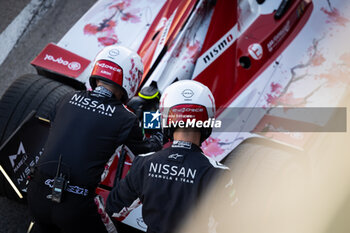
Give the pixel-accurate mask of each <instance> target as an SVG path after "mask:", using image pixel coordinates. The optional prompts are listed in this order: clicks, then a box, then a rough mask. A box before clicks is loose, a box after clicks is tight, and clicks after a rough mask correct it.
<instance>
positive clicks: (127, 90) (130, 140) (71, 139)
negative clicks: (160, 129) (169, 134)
mask: <svg viewBox="0 0 350 233" xmlns="http://www.w3.org/2000/svg"><path fill="white" fill-rule="evenodd" d="M142 73H143V65H142V62H141V58H140V56H139V55H138V54H137V53H135V52H133V51H131V50H129V49H128V48H125V47H121V46H109V47H106V48H104V49H103V50H102V51H101V52H100V53H99V54H98V55H97V57H96V59H95V65H94V68H93V71H92V73H91V77H90V79H89V81H90V85H91V87H92V89H93V91H79V92H74V93H72V94H68V95H67V96H65V97H64V98H63V99H62V101H60V103H59V104H58V105H57V110H56V114H55V118H54V120H53V123H52V126H51V129H50V133H49V136H48V140H47V143H46V145H45V147H44V152H43V154H42V156H41V157H40V159H39V161H38V165H37V167H36V169H37V171H36V172H35V174H34V177H33V179H32V180H31V181H30V183H29V187H28V204H29V208H30V211H31V213H32V215H33V217H34V219H35V224H36V225H39V227H40V228H41V230H42V231H43V232H58V231H59V230H62V231H63V232H75V233H76V232H106V228H105V226H104V224H103V222H102V220H101V216H100V215H99V214H98V213H97V207H96V205H95V202H94V196H95V189H96V187H97V185H98V183H99V182H100V179H101V174H102V172H103V170H104V166H105V164H106V162H107V161H108V160H109V159H110V157H111V156H112V155H113V153H114V152H115V150H116V148H117V147H118V146H120V145H121V144H126V145H128V146H129V148H130V149H131V150H132V151H133V152H134V153H135V154H137V153H141V152H142V153H146V152H149V151H154V150H160V149H161V147H162V143H161V141H162V139H161V138H160V137H157V136H154V137H151V138H150V139H147V140H146V139H144V138H143V134H142V129H141V128H140V126H139V122H138V120H137V117H136V116H135V115H134V114H133V113H131V112H130V111H129V110H127V109H126V108H125V107H124V105H123V103H125V102H126V101H127V100H128V99H129V98H131V97H132V96H134V95H135V93H136V90H137V87H138V84H139V82H140V79H141V76H142Z"/></svg>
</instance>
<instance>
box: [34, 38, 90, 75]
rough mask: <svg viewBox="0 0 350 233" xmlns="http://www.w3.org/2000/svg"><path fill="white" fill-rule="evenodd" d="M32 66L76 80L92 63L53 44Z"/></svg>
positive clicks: (46, 48) (42, 52) (45, 49)
mask: <svg viewBox="0 0 350 233" xmlns="http://www.w3.org/2000/svg"><path fill="white" fill-rule="evenodd" d="M31 64H32V65H34V66H35V67H37V68H40V69H44V70H48V71H52V72H55V73H59V74H62V75H65V76H68V77H73V78H76V77H78V76H79V75H80V74H81V73H82V72H83V71H84V70H85V69H86V68H87V67H88V65H89V64H90V61H89V60H87V59H85V58H83V57H80V56H78V55H76V54H74V53H72V52H70V51H67V50H65V49H63V48H60V47H58V46H57V45H55V44H52V43H51V44H48V45H47V46H46V47H45V48H44V49H43V51H41V52H40V54H39V55H38V56H37V57H36V58H35V59H34V60H33V61H32V62H31Z"/></svg>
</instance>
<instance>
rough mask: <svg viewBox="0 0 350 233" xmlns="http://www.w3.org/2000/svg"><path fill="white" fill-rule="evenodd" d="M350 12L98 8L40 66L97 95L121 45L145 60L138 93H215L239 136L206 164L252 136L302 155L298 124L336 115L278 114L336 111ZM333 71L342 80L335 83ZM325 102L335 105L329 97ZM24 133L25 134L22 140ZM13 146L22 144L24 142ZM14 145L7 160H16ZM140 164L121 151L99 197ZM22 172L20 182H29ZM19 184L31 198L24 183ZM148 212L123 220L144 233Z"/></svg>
mask: <svg viewBox="0 0 350 233" xmlns="http://www.w3.org/2000/svg"><path fill="white" fill-rule="evenodd" d="M284 4H286V5H284ZM347 7H349V4H348V3H346V2H345V1H340V0H339V1H322V2H321V1H314V2H312V1H310V0H298V1H266V2H263V3H262V4H259V3H258V1H255V0H238V1H224V0H217V1H209V0H198V1H197V0H190V1H181V0H171V1H165V0H155V1H153V0H142V1H140V0H138V1H136V0H124V1H121V0H100V1H98V2H97V3H96V4H95V5H94V6H93V7H92V8H91V9H90V10H89V11H88V12H87V13H86V14H85V15H84V16H83V17H82V18H81V19H80V20H79V21H78V22H77V23H76V24H75V25H74V26H73V27H72V28H71V29H70V30H69V31H68V32H67V34H66V35H65V36H64V37H63V38H62V39H61V40H60V41H59V43H58V44H57V45H55V44H49V45H48V46H47V47H46V48H44V49H43V51H42V52H41V53H40V54H39V55H38V56H37V57H36V58H35V59H34V60H33V62H32V64H33V65H34V66H35V67H36V68H37V70H38V73H39V74H44V75H45V76H48V77H52V78H54V79H56V80H59V81H62V82H65V83H68V84H70V85H72V86H75V87H77V88H85V86H86V88H90V87H89V84H88V78H89V74H90V73H91V69H92V65H93V62H92V61H93V60H94V57H95V56H96V54H97V52H98V51H99V50H101V48H103V47H104V46H107V45H111V44H121V45H124V46H127V47H130V48H131V49H133V50H135V51H137V52H138V53H139V54H140V56H141V57H142V60H143V63H144V67H145V68H144V70H145V72H144V76H143V77H142V82H141V84H140V87H139V88H141V87H144V86H150V85H154V86H156V87H157V88H158V89H159V90H160V92H162V91H163V90H164V89H165V88H166V87H167V86H168V85H170V84H171V83H173V82H175V81H177V80H183V79H193V80H197V81H199V82H202V83H203V84H205V85H207V86H208V87H209V88H210V89H211V91H212V92H213V95H214V97H215V102H216V107H217V109H218V113H217V116H216V118H217V119H221V120H222V121H224V122H229V123H228V126H227V127H228V128H229V127H230V126H232V127H233V130H226V131H223V130H217V131H216V130H214V132H213V134H212V135H211V137H210V138H209V139H207V140H206V141H205V142H204V143H203V144H202V149H203V151H204V152H205V153H206V154H207V155H208V156H210V157H212V158H214V159H215V160H217V161H221V160H223V159H224V158H225V157H226V156H227V155H228V154H229V153H230V152H231V151H232V150H234V149H235V148H236V147H237V146H238V145H239V144H240V143H242V142H243V141H244V140H246V139H248V138H251V137H261V138H262V137H263V138H270V139H272V140H275V141H279V142H281V143H284V144H288V145H289V146H293V147H295V148H298V149H302V147H303V145H304V144H305V143H307V140H308V138H309V135H308V134H307V133H303V132H287V130H286V129H285V128H286V126H288V125H289V124H291V122H293V123H295V124H302V123H303V124H306V125H310V124H312V125H318V126H320V127H322V126H324V125H325V124H327V122H328V121H329V120H330V119H331V117H332V114H333V112H329V113H328V114H325V116H324V117H322V119H321V120H319V119H318V120H317V121H316V122H315V121H313V120H314V119H315V118H313V117H311V120H310V119H307V120H304V121H303V120H300V119H298V120H295V119H292V120H291V119H289V118H288V114H285V115H283V114H282V115H280V114H277V115H274V114H273V109H274V108H275V107H284V108H285V107H338V106H337V103H338V102H339V101H340V100H341V98H342V96H344V95H345V92H346V85H347V84H348V83H349V81H348V80H347V79H346V78H343V76H344V74H346V73H347V72H348V71H349V48H348V47H349V46H336V45H332V46H330V43H331V42H330V41H332V39H333V38H334V37H336V38H338V37H339V35H344V34H346V33H347V30H348V27H347V24H348V22H349V19H347V18H346V17H345V15H346V14H345V12H346V9H347ZM320 22H322V23H320ZM340 37H341V36H340ZM341 38H343V37H341ZM341 40H342V41H343V39H341ZM345 41H346V40H345V39H344V42H345ZM330 48H331V49H330ZM336 67H340V69H338V68H336ZM333 72H336V73H337V74H338V76H339V77H341V78H339V79H334V76H333V75H331V74H332V73H333ZM344 84H346V85H344ZM325 93H327V96H329V98H326V99H325V98H323V96H324V95H325ZM232 109H238V110H236V111H238V112H237V114H238V117H232ZM254 109H259V111H258V113H254V114H253V113H252V112H254ZM271 109H272V110H271ZM31 121H33V120H28V122H31ZM36 124H40V123H36ZM41 126H42V127H46V126H43V125H42V124H41ZM266 128H268V130H264V129H266ZM276 129H279V130H276ZM23 131H24V129H23V127H22V131H21V130H19V131H18V132H23ZM29 131H30V130H29ZM44 131H45V130H44ZM275 131H282V132H283V133H278V134H277V133H274V132H275ZM18 132H17V134H15V135H18ZM45 133H46V131H45V132H43V133H42V135H43V137H42V138H45V137H44V135H45ZM13 138H14V137H13ZM13 141H17V144H18V141H20V142H21V143H22V141H23V140H22V139H21V138H19V139H18V138H17V139H13ZM10 142H11V140H9V141H8V142H7V143H5V144H4V146H2V148H1V151H5V150H6V151H10V150H11V149H9V147H10V146H8V145H9V144H10ZM41 143H43V142H41ZM6 144H7V145H6ZM30 144H33V143H32V142H30ZM38 144H40V143H38ZM19 145H20V146H19V148H18V147H17V149H18V150H17V149H16V151H15V152H11V153H12V154H11V153H10V154H9V155H12V156H13V155H14V154H13V153H16V152H17V155H19V154H22V156H23V154H24V153H22V152H23V151H24V150H25V148H26V147H27V145H24V142H23V143H22V144H19ZM21 145H22V146H21ZM40 145H42V144H40ZM40 145H36V148H35V149H30V151H31V152H32V153H33V154H35V156H34V157H33V158H31V160H32V161H33V160H35V159H36V158H37V157H38V156H39V154H40V151H41V146H40ZM6 146H7V147H6ZM12 147H13V146H11V148H12ZM14 147H16V146H14ZM20 148H22V151H20ZM27 153H28V152H27ZM2 157H4V156H2ZM7 157H8V158H10V157H9V156H7ZM16 157H17V156H16ZM11 158H14V157H11ZM11 158H10V159H9V160H8V161H6V162H2V164H4V163H6V164H8V165H7V167H10V168H11V167H12V168H11V169H13V168H16V166H14V164H12V163H11V161H12V162H13V161H14V160H11ZM121 158H123V159H121ZM3 160H4V159H3ZM132 160H133V155H132V153H131V152H130V151H128V149H127V148H125V147H124V148H118V149H117V151H116V153H115V154H114V155H113V156H112V158H111V160H110V162H109V163H108V164H107V165H106V169H105V172H104V173H103V176H102V182H101V185H100V187H99V188H98V189H97V190H96V192H97V193H98V194H100V195H101V196H103V197H104V198H106V196H107V195H108V192H109V190H110V188H111V187H113V185H114V184H115V179H116V174H119V175H120V176H121V177H123V176H125V174H126V173H127V171H128V168H129V167H130V166H131V163H132ZM28 162H31V161H30V159H28V161H27V163H28ZM121 163H122V164H123V166H122V168H119V172H118V166H119V164H121ZM4 167H5V165H4ZM23 169H24V170H23V171H22V170H21V171H20V173H21V174H20V175H22V176H23V175H25V174H26V171H25V168H23ZM120 169H122V172H120ZM17 170H19V169H17ZM17 170H16V171H17ZM118 178H120V177H118ZM12 180H13V181H14V183H15V185H17V186H20V189H21V190H24V189H25V188H22V183H21V184H18V179H17V180H16V179H12ZM141 208H142V207H141V206H138V207H137V208H135V209H130V210H132V211H131V213H128V215H126V216H124V218H123V219H122V221H123V222H124V223H126V224H128V225H131V226H133V227H136V228H138V229H140V230H145V227H146V226H145V225H144V224H143V221H142V215H141Z"/></svg>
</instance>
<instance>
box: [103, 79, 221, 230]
mask: <svg viewBox="0 0 350 233" xmlns="http://www.w3.org/2000/svg"><path fill="white" fill-rule="evenodd" d="M160 112H161V114H162V127H163V132H164V134H165V135H166V136H168V137H169V138H172V139H173V143H172V146H171V147H169V148H166V149H163V150H161V151H158V152H156V153H148V154H144V155H139V156H138V157H137V158H136V159H135V160H134V161H133V165H132V167H131V169H130V171H129V173H128V174H127V175H126V177H125V178H124V179H123V180H121V181H120V183H119V185H117V187H114V188H113V190H112V191H111V193H110V194H109V196H108V199H107V205H106V210H107V213H108V214H109V215H110V216H113V217H116V218H119V219H123V217H125V216H126V215H127V212H128V211H130V207H132V206H135V203H137V202H139V201H140V202H141V203H142V204H143V207H142V216H143V220H144V222H145V223H146V224H147V226H148V228H147V232H162V233H163V232H174V231H175V230H176V228H177V227H178V226H179V224H180V223H181V220H183V219H184V217H185V216H186V213H187V212H188V210H189V209H191V207H193V205H195V204H196V203H197V201H198V200H199V197H200V196H201V195H202V194H203V193H204V191H205V190H206V188H207V187H208V184H209V183H210V182H211V181H212V179H213V177H214V175H216V174H218V173H224V172H226V171H227V170H228V168H227V167H225V166H223V165H221V164H220V163H217V162H216V161H214V160H212V159H211V158H209V157H207V156H206V155H204V154H203V152H202V150H201V148H200V145H201V143H202V142H203V141H204V140H205V139H206V138H208V137H209V135H210V134H211V131H212V129H211V128H196V127H186V122H188V121H190V122H192V121H193V120H195V121H205V120H208V119H209V118H213V117H214V115H215V103H214V98H213V95H212V93H211V92H210V90H209V89H208V88H207V87H206V86H204V85H203V84H201V83H199V82H196V81H190V80H184V81H178V82H176V83H174V84H172V85H171V86H169V87H168V88H166V89H165V91H164V93H163V94H162V97H161V99H160ZM180 122H183V123H184V124H183V123H180ZM175 125H176V126H175ZM181 126H182V127H181ZM187 126H188V125H187Z"/></svg>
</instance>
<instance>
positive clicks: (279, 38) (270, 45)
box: [267, 20, 291, 52]
mask: <svg viewBox="0 0 350 233" xmlns="http://www.w3.org/2000/svg"><path fill="white" fill-rule="evenodd" d="M290 28H291V26H290V21H289V20H288V21H287V22H286V23H285V25H284V26H283V27H282V29H281V30H280V31H279V32H278V33H277V34H276V35H275V36H274V37H273V38H272V40H270V42H268V43H267V50H269V52H272V51H273V50H274V49H275V48H276V47H277V45H278V44H279V43H280V42H282V41H283V39H284V38H285V37H286V35H287V33H288V32H289V31H290Z"/></svg>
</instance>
